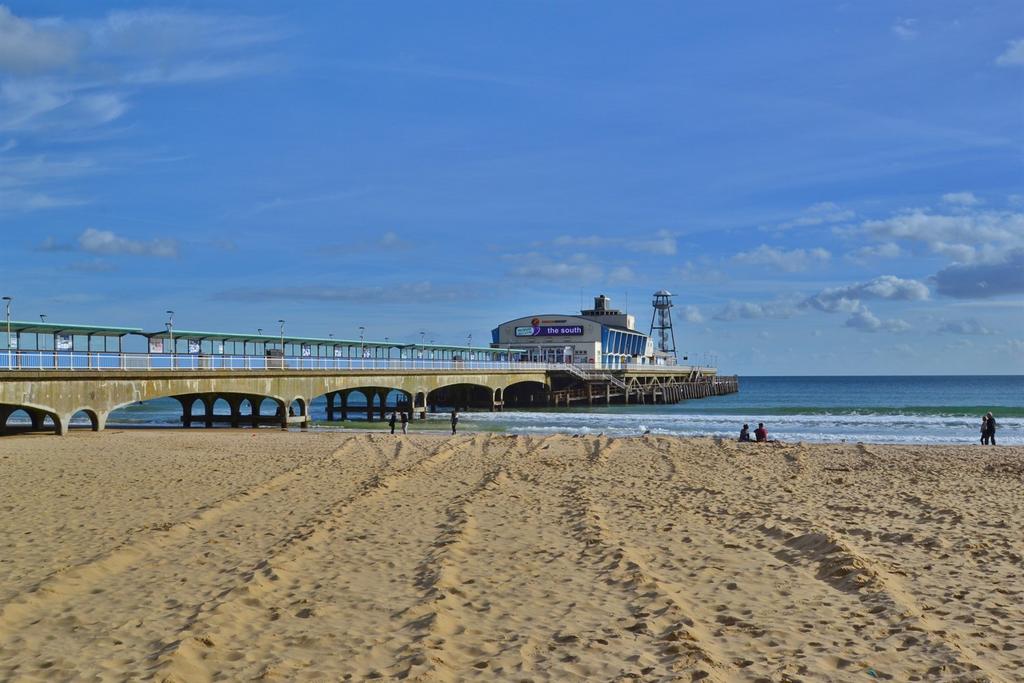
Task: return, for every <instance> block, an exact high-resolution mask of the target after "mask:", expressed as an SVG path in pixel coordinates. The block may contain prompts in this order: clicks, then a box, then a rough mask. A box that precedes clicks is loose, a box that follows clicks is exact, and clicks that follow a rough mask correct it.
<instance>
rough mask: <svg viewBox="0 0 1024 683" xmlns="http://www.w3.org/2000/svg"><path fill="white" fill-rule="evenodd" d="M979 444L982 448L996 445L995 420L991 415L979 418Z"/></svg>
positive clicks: (987, 414) (986, 414)
mask: <svg viewBox="0 0 1024 683" xmlns="http://www.w3.org/2000/svg"><path fill="white" fill-rule="evenodd" d="M981 443H982V445H984V446H988V445H992V446H995V445H996V419H995V418H994V417H992V413H985V416H984V417H983V418H981Z"/></svg>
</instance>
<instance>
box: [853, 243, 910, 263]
mask: <svg viewBox="0 0 1024 683" xmlns="http://www.w3.org/2000/svg"><path fill="white" fill-rule="evenodd" d="M902 255H903V250H902V249H900V245H898V244H896V243H895V242H883V243H881V244H873V245H869V246H866V247H861V248H860V249H857V250H856V251H853V252H851V253H850V254H848V255H847V257H846V258H847V259H849V260H851V261H854V262H856V263H861V264H863V263H868V262H870V261H877V260H879V259H892V258H899V257H900V256H902Z"/></svg>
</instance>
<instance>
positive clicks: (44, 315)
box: [39, 313, 46, 323]
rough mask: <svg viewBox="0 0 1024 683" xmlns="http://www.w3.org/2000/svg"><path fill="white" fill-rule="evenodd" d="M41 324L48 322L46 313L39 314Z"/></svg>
mask: <svg viewBox="0 0 1024 683" xmlns="http://www.w3.org/2000/svg"><path fill="white" fill-rule="evenodd" d="M39 322H41V323H45V322H46V314H45V313H40V314H39Z"/></svg>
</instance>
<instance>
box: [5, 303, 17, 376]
mask: <svg viewBox="0 0 1024 683" xmlns="http://www.w3.org/2000/svg"><path fill="white" fill-rule="evenodd" d="M3 301H4V304H5V306H4V309H5V313H4V319H5V320H6V322H7V369H8V370H10V369H11V367H12V366H11V302H12V301H14V297H13V296H5V297H4V298H3Z"/></svg>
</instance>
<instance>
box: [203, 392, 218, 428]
mask: <svg viewBox="0 0 1024 683" xmlns="http://www.w3.org/2000/svg"><path fill="white" fill-rule="evenodd" d="M216 402H217V397H216V396H203V410H204V414H203V423H204V424H205V425H206V427H207V428H210V427H213V404H214V403H216Z"/></svg>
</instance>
